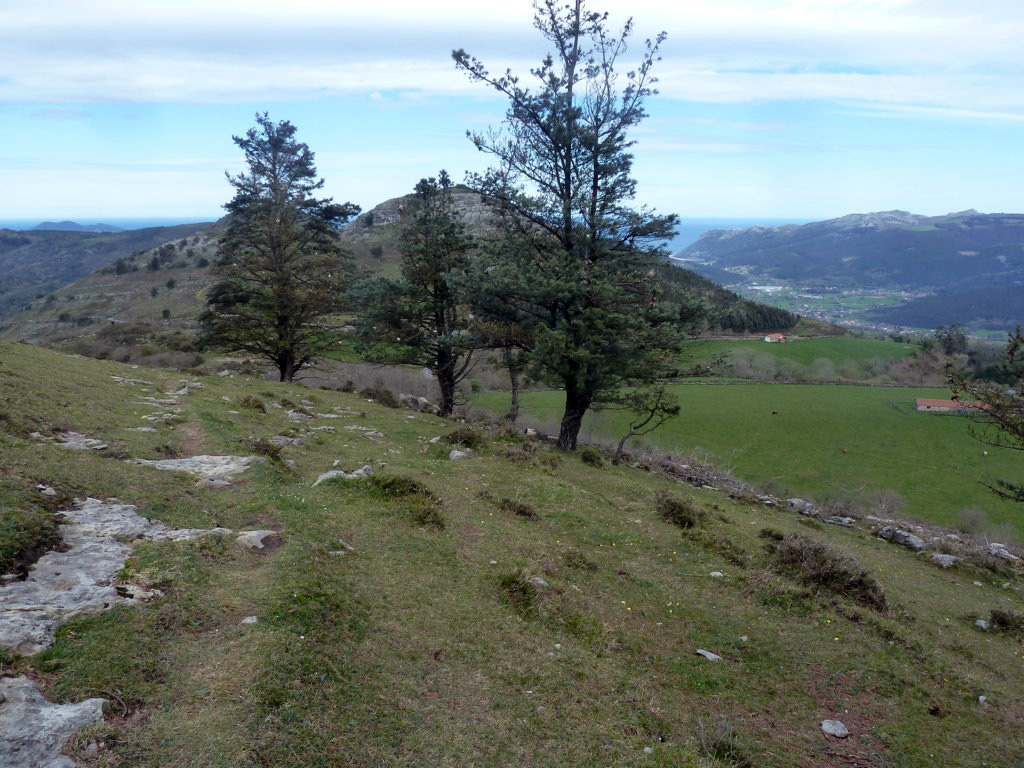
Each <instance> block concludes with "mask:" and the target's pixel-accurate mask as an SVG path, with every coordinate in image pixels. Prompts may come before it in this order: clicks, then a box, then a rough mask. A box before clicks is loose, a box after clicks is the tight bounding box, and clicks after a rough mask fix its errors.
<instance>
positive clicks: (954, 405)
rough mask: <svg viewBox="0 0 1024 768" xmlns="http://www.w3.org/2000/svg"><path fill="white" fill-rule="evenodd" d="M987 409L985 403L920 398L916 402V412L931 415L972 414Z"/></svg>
mask: <svg viewBox="0 0 1024 768" xmlns="http://www.w3.org/2000/svg"><path fill="white" fill-rule="evenodd" d="M984 409H985V405H984V403H975V402H970V401H966V400H965V401H963V402H961V401H959V400H931V399H929V398H927V397H919V398H917V399H916V400H914V410H915V411H928V412H931V413H972V412H974V411H982V410H984Z"/></svg>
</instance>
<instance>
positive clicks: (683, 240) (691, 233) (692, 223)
mask: <svg viewBox="0 0 1024 768" xmlns="http://www.w3.org/2000/svg"><path fill="white" fill-rule="evenodd" d="M810 221H811V219H772V218H765V219H687V218H682V219H680V222H679V226H678V227H676V236H675V238H673V239H672V240H671V241H670V242H669V243H668V244H667V245H668V249H669V251H670V252H672V253H678V252H679V251H681V250H683V249H684V248H686V247H687V246H688V245H693V244H694V243H695V242H697V241H698V240H699V239H700V236H701V235H703V234H704V233H705V232H710V231H711V230H712V229H746V228H747V227H759V226H760V227H781V226H783V225H785V224H807V223H809V222H810Z"/></svg>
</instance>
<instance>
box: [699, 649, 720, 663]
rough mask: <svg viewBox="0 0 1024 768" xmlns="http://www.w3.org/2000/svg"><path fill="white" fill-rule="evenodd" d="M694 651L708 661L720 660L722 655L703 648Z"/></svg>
mask: <svg viewBox="0 0 1024 768" xmlns="http://www.w3.org/2000/svg"><path fill="white" fill-rule="evenodd" d="M696 653H697V655H698V656H703V657H704V658H705V659H707V660H708V661H721V660H722V657H721V656H719V655H718V654H717V653H712V652H711V651H705V650H704V649H703V648H698V649H697V651H696Z"/></svg>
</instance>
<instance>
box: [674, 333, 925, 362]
mask: <svg viewBox="0 0 1024 768" xmlns="http://www.w3.org/2000/svg"><path fill="white" fill-rule="evenodd" d="M738 349H752V350H754V351H755V352H763V353H765V354H769V355H772V356H774V357H777V358H780V359H782V360H791V361H793V362H794V363H798V364H800V365H810V364H811V363H813V362H814V361H815V360H820V359H825V360H829V361H830V362H832V363H835V364H836V365H843V364H844V363H853V364H854V365H863V364H865V363H867V362H868V361H870V360H882V361H884V362H887V363H891V362H895V361H897V360H902V359H903V358H905V357H910V356H911V355H913V354H915V353H916V352H918V351H920V347H917V346H915V345H914V344H897V343H896V342H893V341H885V340H882V339H858V338H854V337H852V336H828V337H824V338H818V339H800V340H797V341H790V342H786V343H784V344H779V343H774V344H768V343H766V342H764V341H762V340H761V339H759V338H758V339H749V340H747V339H744V340H735V341H734V340H711V341H698V342H695V343H693V344H692V345H690V347H689V354H690V356H691V357H692V358H693V359H695V360H710V359H712V358H714V357H717V356H720V355H724V354H728V353H729V352H732V351H734V350H738Z"/></svg>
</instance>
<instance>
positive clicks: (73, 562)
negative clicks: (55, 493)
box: [0, 499, 229, 654]
mask: <svg viewBox="0 0 1024 768" xmlns="http://www.w3.org/2000/svg"><path fill="white" fill-rule="evenodd" d="M62 514H63V515H64V516H66V517H67V518H68V521H69V522H68V523H67V524H66V525H62V526H61V529H60V530H61V536H62V537H63V539H64V544H65V546H66V547H67V550H66V551H64V552H48V553H47V554H45V555H43V556H42V557H41V558H39V561H38V562H37V563H36V564H35V567H34V568H33V569H32V570H31V571H30V572H29V575H28V578H27V579H25V580H24V581H13V582H11V583H8V584H5V585H3V586H0V646H4V647H7V648H10V649H12V650H14V651H17V652H18V653H24V654H32V653H37V652H39V651H41V650H42V649H43V648H45V647H46V646H48V645H50V644H51V643H52V642H53V639H54V635H55V633H56V631H57V627H59V626H60V625H61V624H63V623H64V622H66V621H69V620H70V619H73V618H75V617H77V616H82V615H87V614H93V613H99V612H101V611H103V610H106V609H108V608H111V607H112V606H114V605H117V604H121V603H130V602H131V601H132V600H131V598H129V597H125V596H123V595H121V594H119V593H118V591H117V588H116V585H115V583H114V577H115V575H116V574H117V572H118V571H119V570H121V569H122V568H123V567H124V564H125V561H126V560H127V559H128V558H129V557H130V556H131V551H132V547H131V545H130V544H129V543H127V542H130V541H134V540H138V539H149V540H151V541H181V540H184V539H194V538H197V537H199V536H205V535H208V534H212V533H229V531H228V530H227V529H225V528H213V529H202V528H189V529H184V530H175V529H173V528H168V527H167V526H166V525H164V524H163V523H159V522H152V521H150V520H147V519H146V518H144V517H142V516H141V515H139V514H138V511H137V508H136V507H134V506H132V505H131V504H113V503H109V502H104V501H100V500H99V499H85V500H84V501H82V500H80V499H79V500H76V501H75V507H74V509H70V510H65V511H63V512H62ZM134 593H135V594H136V595H139V596H143V597H144V596H145V591H144V590H138V589H137V590H134ZM140 593H141V594H140Z"/></svg>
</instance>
